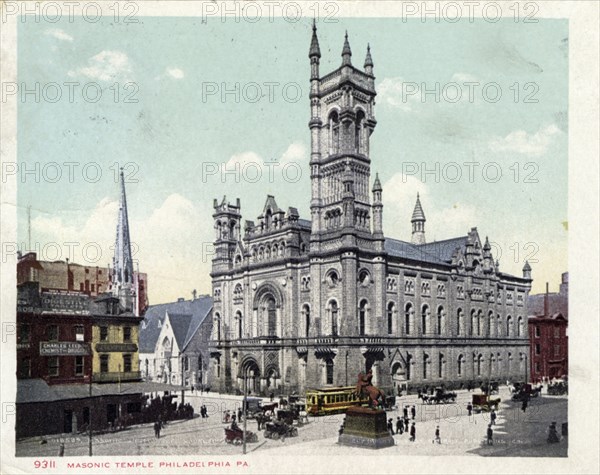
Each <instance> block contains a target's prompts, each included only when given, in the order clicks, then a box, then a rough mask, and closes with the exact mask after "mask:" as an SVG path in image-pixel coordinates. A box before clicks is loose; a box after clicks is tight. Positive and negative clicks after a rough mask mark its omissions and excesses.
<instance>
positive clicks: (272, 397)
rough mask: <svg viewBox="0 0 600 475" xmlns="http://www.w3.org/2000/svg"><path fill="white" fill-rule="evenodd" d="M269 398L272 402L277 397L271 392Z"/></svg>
mask: <svg viewBox="0 0 600 475" xmlns="http://www.w3.org/2000/svg"><path fill="white" fill-rule="evenodd" d="M269 398H270V399H271V402H273V400H274V399H275V393H274V392H271V394H269Z"/></svg>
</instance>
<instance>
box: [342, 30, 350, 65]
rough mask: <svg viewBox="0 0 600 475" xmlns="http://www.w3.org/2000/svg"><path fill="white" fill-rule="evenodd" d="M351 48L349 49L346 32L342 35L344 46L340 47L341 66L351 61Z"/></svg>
mask: <svg viewBox="0 0 600 475" xmlns="http://www.w3.org/2000/svg"><path fill="white" fill-rule="evenodd" d="M351 57H352V50H351V49H350V43H349V42H348V32H347V31H346V35H345V36H344V48H343V49H342V66H345V65H351V64H352V61H351V60H350V58H351Z"/></svg>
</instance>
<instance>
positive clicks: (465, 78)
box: [450, 73, 479, 84]
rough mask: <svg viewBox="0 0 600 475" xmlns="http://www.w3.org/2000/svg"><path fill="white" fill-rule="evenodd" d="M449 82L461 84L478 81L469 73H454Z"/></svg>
mask: <svg viewBox="0 0 600 475" xmlns="http://www.w3.org/2000/svg"><path fill="white" fill-rule="evenodd" d="M450 81H451V82H457V83H459V84H463V83H465V82H479V79H478V78H476V77H475V76H473V75H472V74H469V73H454V74H453V75H452V77H451V78H450Z"/></svg>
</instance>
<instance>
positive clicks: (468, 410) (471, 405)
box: [467, 403, 473, 417]
mask: <svg viewBox="0 0 600 475" xmlns="http://www.w3.org/2000/svg"><path fill="white" fill-rule="evenodd" d="M467 412H468V413H469V417H471V414H472V413H473V404H471V403H469V404H467Z"/></svg>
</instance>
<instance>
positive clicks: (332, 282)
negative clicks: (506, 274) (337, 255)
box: [215, 269, 524, 305]
mask: <svg viewBox="0 0 600 475" xmlns="http://www.w3.org/2000/svg"><path fill="white" fill-rule="evenodd" d="M358 281H359V282H360V283H361V284H362V285H363V286H367V285H369V284H370V283H371V275H370V274H369V272H368V271H367V270H365V269H363V270H361V271H360V272H359V274H358ZM325 282H326V283H327V284H328V285H329V286H330V287H335V286H336V285H338V284H339V282H340V277H339V275H338V273H337V272H336V271H330V272H328V273H327V274H326V277H325ZM300 284H301V290H303V291H308V290H310V289H311V279H310V276H303V277H301V279H300ZM396 289H397V283H396V279H395V278H393V277H388V279H387V290H388V291H391V292H394V291H395V290H396ZM436 290H437V293H436V297H438V298H446V285H445V284H441V283H438V284H437V286H436ZM404 293H405V294H407V295H414V293H415V281H414V280H412V279H411V280H407V281H405V284H404ZM420 295H421V296H422V297H430V296H431V282H429V281H426V282H422V283H421V293H420ZM220 296H221V289H219V288H215V297H217V298H219V297H220ZM233 296H234V298H243V287H242V285H241V284H236V286H235V288H234V291H233ZM456 297H457V298H458V299H464V298H465V290H464V287H463V286H462V285H459V286H457V288H456ZM471 298H472V299H473V300H483V291H482V289H481V288H475V289H473V291H472V293H471ZM506 300H507V303H509V304H512V303H513V294H512V293H510V292H507V293H506ZM489 301H490V302H498V303H501V301H502V296H501V293H500V291H498V293H497V298H496V297H494V296H493V294H491V295H490V296H489ZM523 302H524V297H523V295H522V294H521V293H518V294H517V304H518V305H523Z"/></svg>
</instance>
